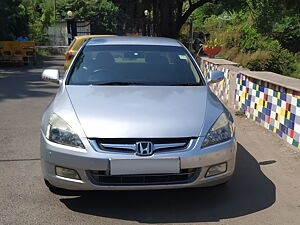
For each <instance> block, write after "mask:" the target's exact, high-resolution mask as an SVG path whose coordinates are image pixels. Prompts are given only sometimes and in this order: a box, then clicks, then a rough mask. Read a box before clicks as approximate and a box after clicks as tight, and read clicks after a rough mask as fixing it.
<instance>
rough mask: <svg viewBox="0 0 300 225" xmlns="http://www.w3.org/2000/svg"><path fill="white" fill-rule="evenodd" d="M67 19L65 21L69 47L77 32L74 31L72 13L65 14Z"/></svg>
mask: <svg viewBox="0 0 300 225" xmlns="http://www.w3.org/2000/svg"><path fill="white" fill-rule="evenodd" d="M67 16H68V18H67V19H66V21H67V32H68V34H67V38H68V44H69V45H70V44H71V42H72V40H73V39H74V36H76V35H77V30H76V23H75V19H74V18H73V12H72V11H71V10H69V11H68V12H67Z"/></svg>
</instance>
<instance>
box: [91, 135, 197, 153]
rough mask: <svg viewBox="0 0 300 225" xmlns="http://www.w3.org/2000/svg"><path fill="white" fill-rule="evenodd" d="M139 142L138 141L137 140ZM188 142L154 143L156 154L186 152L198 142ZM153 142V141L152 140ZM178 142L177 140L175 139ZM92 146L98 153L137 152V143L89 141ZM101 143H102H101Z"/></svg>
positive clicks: (193, 139) (194, 139) (194, 140)
mask: <svg viewBox="0 0 300 225" xmlns="http://www.w3.org/2000/svg"><path fill="white" fill-rule="evenodd" d="M137 140H138V139H137ZM186 140H187V141H186V142H175V143H153V146H154V153H155V152H171V151H186V150H188V149H189V148H191V147H192V146H194V145H195V144H196V142H197V139H196V138H187V139H186ZM150 141H151V139H150ZM174 141H176V139H174ZM89 142H90V144H91V145H92V147H93V148H94V149H95V151H97V152H111V153H125V154H132V153H135V152H136V143H134V144H133V143H132V144H125V143H120V144H118V143H102V142H100V141H99V140H97V139H89ZM99 142H100V143H99Z"/></svg>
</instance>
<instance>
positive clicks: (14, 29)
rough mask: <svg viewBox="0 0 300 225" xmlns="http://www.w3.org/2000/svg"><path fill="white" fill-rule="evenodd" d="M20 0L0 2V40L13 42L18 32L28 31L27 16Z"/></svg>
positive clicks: (3, 0) (2, 0)
mask: <svg viewBox="0 0 300 225" xmlns="http://www.w3.org/2000/svg"><path fill="white" fill-rule="evenodd" d="M21 2H22V1H21V0H1V1H0V27H1V29H0V40H5V41H10V40H14V39H15V38H16V37H17V36H18V35H19V33H20V32H27V31H28V26H27V23H28V16H27V14H26V12H25V9H24V8H23V7H22V5H21Z"/></svg>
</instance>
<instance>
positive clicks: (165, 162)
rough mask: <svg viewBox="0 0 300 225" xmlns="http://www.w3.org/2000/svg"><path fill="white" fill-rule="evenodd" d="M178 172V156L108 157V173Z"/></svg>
mask: <svg viewBox="0 0 300 225" xmlns="http://www.w3.org/2000/svg"><path fill="white" fill-rule="evenodd" d="M179 172H180V160H179V158H162V159H110V175H134V174H168V173H170V174H171V173H173V174H176V173H179Z"/></svg>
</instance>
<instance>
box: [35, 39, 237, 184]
mask: <svg viewBox="0 0 300 225" xmlns="http://www.w3.org/2000/svg"><path fill="white" fill-rule="evenodd" d="M42 76H43V78H44V79H45V80H50V81H53V82H57V83H59V84H60V87H59V89H58V91H57V94H56V96H55V98H54V100H53V101H51V103H50V105H49V106H48V108H47V109H46V111H45V112H44V115H43V118H42V123H41V146H40V149H41V163H42V169H43V174H44V179H45V181H46V184H47V185H48V187H49V188H50V190H56V189H57V188H63V189H71V190H137V189H169V188H189V187H204V186H213V185H218V184H222V183H225V182H227V181H228V180H229V179H230V177H231V176H232V175H233V173H234V169H235V159H236V149H237V147H236V138H235V131H234V122H233V118H232V116H231V114H230V112H229V111H228V110H227V109H226V108H225V106H224V105H223V104H222V103H221V102H220V101H219V100H218V98H217V97H216V96H215V95H214V94H213V93H212V91H211V90H210V88H209V85H210V84H211V83H215V82H219V81H221V80H222V79H223V78H224V74H223V72H221V71H211V72H210V74H209V77H208V78H205V77H204V76H203V74H202V72H201V71H200V68H199V66H198V64H197V63H196V61H195V59H194V58H193V57H192V55H191V54H190V53H189V51H188V50H187V49H186V48H185V47H184V46H183V45H182V44H181V43H180V42H178V41H177V40H173V39H168V38H158V37H156V38H154V37H118V36H116V37H101V38H93V39H90V40H88V41H87V42H85V44H84V46H83V47H82V48H81V49H80V52H78V54H77V55H76V57H75V58H74V60H73V61H72V63H71V65H70V69H69V70H68V71H67V73H66V76H65V77H64V78H63V80H60V79H59V71H58V70H54V69H51V70H49V69H48V70H45V71H44V72H43V75H42Z"/></svg>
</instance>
